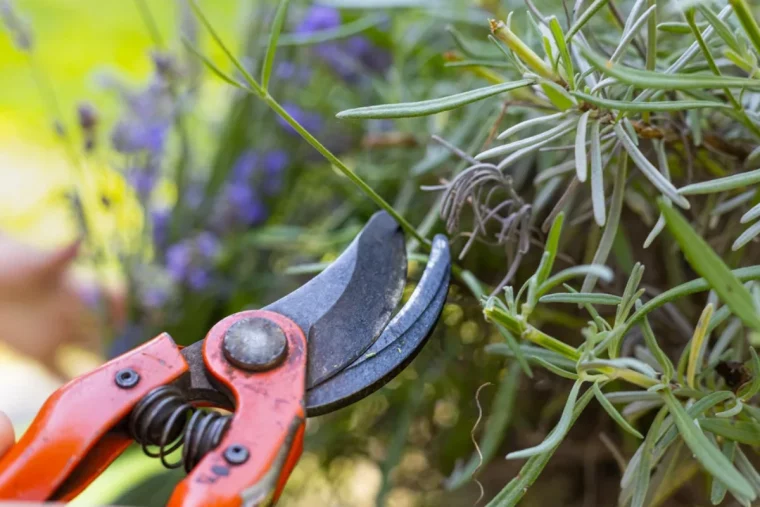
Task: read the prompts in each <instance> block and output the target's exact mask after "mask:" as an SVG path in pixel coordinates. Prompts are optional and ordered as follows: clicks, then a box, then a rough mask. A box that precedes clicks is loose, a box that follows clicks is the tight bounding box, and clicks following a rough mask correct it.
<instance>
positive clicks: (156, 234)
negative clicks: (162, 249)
mask: <svg viewBox="0 0 760 507" xmlns="http://www.w3.org/2000/svg"><path fill="white" fill-rule="evenodd" d="M170 217H171V211H170V210H169V209H168V208H163V209H158V210H152V211H151V212H150V221H151V223H152V224H153V243H154V244H155V245H158V246H162V245H164V244H165V243H166V236H167V233H168V232H169V218H170Z"/></svg>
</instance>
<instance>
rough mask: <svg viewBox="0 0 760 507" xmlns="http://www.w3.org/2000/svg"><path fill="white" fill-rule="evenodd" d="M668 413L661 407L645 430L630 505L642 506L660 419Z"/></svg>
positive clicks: (647, 487)
mask: <svg viewBox="0 0 760 507" xmlns="http://www.w3.org/2000/svg"><path fill="white" fill-rule="evenodd" d="M666 415H668V410H667V407H662V408H661V409H660V410H659V411H658V412H657V415H656V416H655V418H654V421H653V422H652V425H651V426H650V428H649V431H647V438H646V440H645V441H644V447H643V448H642V451H641V455H640V458H639V466H638V470H637V471H636V472H637V473H636V486H635V487H634V490H633V500H632V501H631V507H644V502H645V501H646V498H647V491H648V490H649V479H650V473H651V469H652V457H653V456H652V454H653V453H654V444H655V443H656V442H657V438H658V437H659V434H660V428H661V427H662V421H663V420H664V419H665V416H666Z"/></svg>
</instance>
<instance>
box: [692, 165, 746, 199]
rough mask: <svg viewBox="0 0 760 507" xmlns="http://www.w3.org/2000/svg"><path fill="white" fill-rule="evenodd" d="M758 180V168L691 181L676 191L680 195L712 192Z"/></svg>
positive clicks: (738, 186)
mask: <svg viewBox="0 0 760 507" xmlns="http://www.w3.org/2000/svg"><path fill="white" fill-rule="evenodd" d="M758 182H760V169H755V170H754V171H749V172H745V173H739V174H733V175H731V176H726V177H725V178H717V179H714V180H709V181H702V182H700V183H692V184H691V185H686V186H685V187H681V188H679V189H678V193H679V194H681V195H699V194H713V193H715V192H724V191H726V190H734V189H736V188H742V187H746V186H748V185H754V184H755V183H758Z"/></svg>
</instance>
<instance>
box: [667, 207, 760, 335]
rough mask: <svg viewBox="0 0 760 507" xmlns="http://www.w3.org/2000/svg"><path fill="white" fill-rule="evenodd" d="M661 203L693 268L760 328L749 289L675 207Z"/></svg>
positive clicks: (747, 322)
mask: <svg viewBox="0 0 760 507" xmlns="http://www.w3.org/2000/svg"><path fill="white" fill-rule="evenodd" d="M658 204H659V206H660V212H661V213H662V214H663V216H664V217H665V222H666V224H667V226H668V229H669V230H670V232H671V234H673V237H675V239H676V241H677V242H678V244H679V245H680V246H681V250H682V251H683V252H684V254H685V255H686V259H687V260H688V261H689V264H690V265H691V267H692V268H694V271H696V272H697V273H699V274H700V275H701V276H703V277H704V278H705V280H707V282H708V283H709V284H710V286H711V287H712V288H713V290H715V292H716V293H717V294H718V296H720V298H721V300H722V301H723V302H724V303H725V304H726V305H728V306H729V307H730V308H731V310H733V312H734V314H736V316H737V317H739V318H740V319H742V321H744V323H745V324H746V325H748V326H750V327H752V328H753V329H755V330H758V331H760V318H758V316H757V313H756V312H755V307H754V304H753V303H752V296H750V293H749V291H748V290H747V289H746V288H745V287H744V285H743V284H742V283H741V282H740V281H739V280H738V279H737V278H736V276H735V275H734V274H733V273H732V272H731V270H730V269H728V266H726V264H725V263H724V262H723V260H722V259H721V258H720V256H718V254H716V253H715V251H714V250H713V249H712V248H711V247H710V245H708V244H707V242H706V241H705V240H704V239H702V237H701V236H700V235H699V234H697V233H696V232H695V231H694V229H693V228H692V227H691V225H689V223H688V222H687V221H686V219H684V217H683V216H682V215H681V214H680V213H679V212H678V211H677V210H676V209H675V208H669V207H668V206H666V205H665V204H664V202H663V201H662V200H658Z"/></svg>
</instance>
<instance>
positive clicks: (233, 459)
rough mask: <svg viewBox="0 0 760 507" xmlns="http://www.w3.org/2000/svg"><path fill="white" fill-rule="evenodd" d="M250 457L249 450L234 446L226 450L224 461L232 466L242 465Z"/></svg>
mask: <svg viewBox="0 0 760 507" xmlns="http://www.w3.org/2000/svg"><path fill="white" fill-rule="evenodd" d="M249 456H250V454H249V453H248V449H247V448H246V447H245V446H242V445H240V444H233V445H231V446H229V447H228V448H226V449H225V450H224V459H225V461H227V463H229V464H230V465H242V464H243V463H245V462H246V461H248V457H249Z"/></svg>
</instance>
